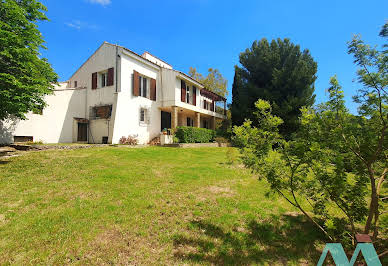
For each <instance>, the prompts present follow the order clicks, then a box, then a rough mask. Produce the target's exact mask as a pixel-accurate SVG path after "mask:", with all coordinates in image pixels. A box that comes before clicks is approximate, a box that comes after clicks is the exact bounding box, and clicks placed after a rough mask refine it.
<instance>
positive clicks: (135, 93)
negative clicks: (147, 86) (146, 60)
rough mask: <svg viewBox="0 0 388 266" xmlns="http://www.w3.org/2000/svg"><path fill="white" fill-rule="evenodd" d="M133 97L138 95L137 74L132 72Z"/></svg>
mask: <svg viewBox="0 0 388 266" xmlns="http://www.w3.org/2000/svg"><path fill="white" fill-rule="evenodd" d="M133 95H134V96H139V95H140V84H139V72H137V71H135V70H134V71H133Z"/></svg>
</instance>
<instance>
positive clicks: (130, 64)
mask: <svg viewBox="0 0 388 266" xmlns="http://www.w3.org/2000/svg"><path fill="white" fill-rule="evenodd" d="M134 70H136V71H137V72H139V73H140V75H144V76H146V77H149V78H153V79H156V101H152V100H150V99H148V98H145V97H141V96H134V95H133V71H134ZM161 99H162V88H161V84H160V68H159V67H158V66H154V65H150V64H147V63H144V62H142V61H140V60H137V59H135V58H133V57H132V56H131V55H130V54H126V53H123V54H122V55H121V91H120V92H119V93H118V97H117V106H116V107H117V109H116V114H115V123H114V132H113V139H112V142H113V143H118V142H119V140H120V138H121V137H122V136H128V135H137V138H138V140H139V143H141V144H144V143H148V142H149V141H150V140H151V139H152V138H154V137H156V136H158V135H159V133H160V123H161V122H160V119H161V118H160V116H161V114H160V109H159V107H160V104H161ZM140 108H145V109H147V111H148V112H149V113H148V115H147V117H148V118H149V120H148V123H147V124H144V123H140Z"/></svg>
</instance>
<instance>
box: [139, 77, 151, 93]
mask: <svg viewBox="0 0 388 266" xmlns="http://www.w3.org/2000/svg"><path fill="white" fill-rule="evenodd" d="M148 84H149V82H148V78H146V77H143V76H139V86H140V88H139V91H140V96H142V97H144V98H147V94H148Z"/></svg>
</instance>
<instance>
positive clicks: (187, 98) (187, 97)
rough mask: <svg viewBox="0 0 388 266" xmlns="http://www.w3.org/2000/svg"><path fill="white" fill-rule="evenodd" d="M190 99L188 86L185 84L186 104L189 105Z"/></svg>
mask: <svg viewBox="0 0 388 266" xmlns="http://www.w3.org/2000/svg"><path fill="white" fill-rule="evenodd" d="M191 102H192V101H191V99H190V85H188V84H186V103H188V104H191Z"/></svg>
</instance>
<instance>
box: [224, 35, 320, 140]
mask: <svg viewBox="0 0 388 266" xmlns="http://www.w3.org/2000/svg"><path fill="white" fill-rule="evenodd" d="M240 64H241V67H239V66H235V76H234V81H233V88H232V106H231V110H232V122H233V125H242V123H243V122H244V120H245V119H250V120H251V121H253V123H254V125H255V126H257V125H256V122H255V115H254V114H253V112H254V111H255V109H256V107H255V102H256V101H257V100H258V99H264V100H266V101H268V102H269V103H270V104H271V106H272V108H273V113H274V114H275V115H277V116H279V117H280V118H282V119H283V121H284V123H283V124H282V125H281V126H280V128H279V129H280V132H281V134H283V135H284V136H285V137H286V138H290V136H291V134H292V133H293V132H295V131H296V129H297V128H298V118H299V116H300V114H301V113H300V108H301V107H302V106H311V105H312V104H313V103H314V99H315V95H314V94H313V92H314V82H315V80H316V72H317V63H316V62H315V61H314V60H313V58H312V57H311V55H310V52H309V51H308V50H304V51H301V50H300V47H299V45H295V44H293V43H291V42H290V40H289V39H284V40H281V39H277V40H272V42H271V43H269V42H268V41H267V40H266V39H262V40H260V41H259V42H257V41H255V42H254V43H253V44H252V47H251V48H250V49H246V50H245V51H244V52H242V53H241V54H240Z"/></svg>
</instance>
